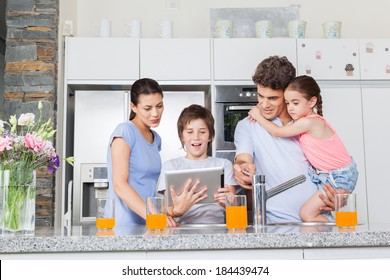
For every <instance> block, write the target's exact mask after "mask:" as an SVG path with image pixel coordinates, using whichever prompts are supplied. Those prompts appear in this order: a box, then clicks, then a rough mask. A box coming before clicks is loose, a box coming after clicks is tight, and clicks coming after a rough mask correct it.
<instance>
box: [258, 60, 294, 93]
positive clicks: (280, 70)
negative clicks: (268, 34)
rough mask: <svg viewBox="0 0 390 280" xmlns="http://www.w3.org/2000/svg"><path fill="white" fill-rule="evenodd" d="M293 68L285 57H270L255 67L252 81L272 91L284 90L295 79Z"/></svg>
mask: <svg viewBox="0 0 390 280" xmlns="http://www.w3.org/2000/svg"><path fill="white" fill-rule="evenodd" d="M295 75H296V72H295V67H294V65H292V63H291V62H290V61H289V60H288V59H287V57H285V56H276V55H275V56H270V57H269V58H266V59H264V60H263V61H262V62H260V64H259V65H258V66H257V68H256V71H255V74H254V75H253V76H252V80H253V81H254V82H255V84H256V85H261V86H263V87H269V88H271V89H274V90H278V89H283V90H284V89H285V88H286V87H287V86H288V84H289V83H290V82H291V80H292V79H294V78H295Z"/></svg>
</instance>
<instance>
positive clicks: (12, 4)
mask: <svg viewBox="0 0 390 280" xmlns="http://www.w3.org/2000/svg"><path fill="white" fill-rule="evenodd" d="M58 9H59V2H58V0H7V7H6V26H7V37H6V51H5V63H6V64H5V77H4V119H8V118H9V116H10V115H14V114H16V115H17V116H19V115H20V114H21V113H26V112H33V113H35V114H36V115H38V109H37V104H38V102H39V101H42V103H43V106H44V109H43V112H44V116H43V121H45V120H48V119H49V118H52V120H53V123H54V124H55V123H56V98H57V89H56V85H57V36H58V35H57V34H58V15H59V11H58ZM36 201H37V202H36V224H37V225H45V224H46V225H47V224H49V225H52V224H53V223H54V176H53V174H50V173H47V172H46V169H45V168H42V169H41V170H38V173H37V200H36Z"/></svg>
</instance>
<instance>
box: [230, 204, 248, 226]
mask: <svg viewBox="0 0 390 280" xmlns="http://www.w3.org/2000/svg"><path fill="white" fill-rule="evenodd" d="M247 226H248V219H247V213H246V206H226V227H227V228H228V229H233V228H246V227H247Z"/></svg>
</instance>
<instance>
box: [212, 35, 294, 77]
mask: <svg viewBox="0 0 390 280" xmlns="http://www.w3.org/2000/svg"><path fill="white" fill-rule="evenodd" d="M213 49H214V52H213V54H214V80H222V81H252V76H253V74H254V72H255V70H256V67H257V65H258V64H259V63H260V62H261V61H262V60H263V59H265V58H267V57H269V56H271V55H280V56H286V57H287V58H288V59H289V60H290V61H291V63H292V64H293V65H294V66H296V61H297V59H296V40H295V39H289V38H273V39H258V38H235V39H221V38H218V39H214V40H213Z"/></svg>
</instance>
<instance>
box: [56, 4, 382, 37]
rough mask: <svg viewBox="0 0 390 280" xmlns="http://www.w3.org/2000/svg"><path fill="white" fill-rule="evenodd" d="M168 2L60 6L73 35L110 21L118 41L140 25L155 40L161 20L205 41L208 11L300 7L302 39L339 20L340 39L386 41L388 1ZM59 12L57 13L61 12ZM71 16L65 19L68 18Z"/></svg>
mask: <svg viewBox="0 0 390 280" xmlns="http://www.w3.org/2000/svg"><path fill="white" fill-rule="evenodd" d="M166 1H168V0H70V1H67V0H60V2H62V3H61V8H62V9H64V8H66V7H68V6H73V7H74V6H75V3H76V2H77V13H78V14H77V16H76V18H75V19H74V20H75V22H74V24H75V29H77V36H85V37H89V36H95V35H94V33H93V31H92V25H93V24H95V23H97V22H99V21H100V20H101V19H111V20H112V36H114V37H123V36H125V34H124V33H123V31H122V26H123V25H124V24H125V23H127V22H130V21H131V20H133V19H140V20H141V21H142V33H143V34H142V35H143V36H142V37H144V38H149V37H157V34H156V25H157V23H159V22H160V21H161V20H163V19H170V20H172V21H173V23H174V37H179V38H185V37H210V8H251V7H256V8H261V7H286V6H289V5H297V4H298V5H300V7H301V8H300V18H301V19H303V20H306V21H307V22H308V25H307V30H306V31H307V34H306V37H307V38H322V37H323V36H322V27H321V25H322V23H323V22H325V21H328V20H340V21H342V22H343V26H342V34H341V37H342V38H389V37H390V28H389V26H390V17H389V16H388V11H389V10H390V1H383V0H371V1H356V0H342V1H340V0H328V1H319V0H317V1H315V0H300V1H299V0H297V1H289V0H263V1H259V0H223V1H222V0H176V1H177V2H179V9H178V10H167V8H166ZM61 12H62V11H61ZM72 16H73V17H74V15H69V16H68V19H69V18H70V17H72Z"/></svg>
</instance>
